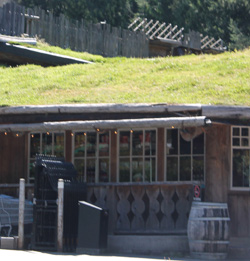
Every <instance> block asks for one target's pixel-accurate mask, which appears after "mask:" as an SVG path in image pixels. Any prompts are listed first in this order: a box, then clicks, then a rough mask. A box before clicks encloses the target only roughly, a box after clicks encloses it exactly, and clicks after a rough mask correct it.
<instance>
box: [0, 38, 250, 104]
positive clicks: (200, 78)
mask: <svg viewBox="0 0 250 261" xmlns="http://www.w3.org/2000/svg"><path fill="white" fill-rule="evenodd" d="M38 48H40V49H42V50H46V51H51V52H56V53H60V54H64V55H70V56H73V57H77V58H81V59H85V60H89V61H93V62H94V63H93V64H84V65H67V66H57V67H47V68H44V67H41V66H37V65H31V64H30V65H22V66H18V67H6V66H4V65H2V66H1V65H0V106H1V105H2V106H4V105H8V106H14V105H45V104H72V103H169V104H184V103H189V104H190V103H200V104H213V105H218V104H223V105H247V106H249V105H250V70H249V69H250V49H247V50H244V51H240V52H226V53H223V54H219V55H199V56H196V55H188V56H181V57H164V58H153V59H135V58H124V57H116V58H104V57H101V56H95V55H90V54H87V53H79V52H73V51H71V50H63V49H61V48H58V47H51V46H48V45H46V44H42V43H39V44H38Z"/></svg>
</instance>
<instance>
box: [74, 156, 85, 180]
mask: <svg viewBox="0 0 250 261" xmlns="http://www.w3.org/2000/svg"><path fill="white" fill-rule="evenodd" d="M74 163H75V164H74V166H75V169H76V171H77V176H78V179H79V181H84V171H85V170H84V159H75V162H74Z"/></svg>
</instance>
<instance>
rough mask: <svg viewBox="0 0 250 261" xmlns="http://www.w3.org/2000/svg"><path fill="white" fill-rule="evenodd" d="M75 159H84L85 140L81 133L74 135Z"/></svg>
mask: <svg viewBox="0 0 250 261" xmlns="http://www.w3.org/2000/svg"><path fill="white" fill-rule="evenodd" d="M74 137H75V151H74V154H75V157H84V156H85V138H86V135H84V133H82V132H78V133H75V135H74Z"/></svg>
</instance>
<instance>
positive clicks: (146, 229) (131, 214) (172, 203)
mask: <svg viewBox="0 0 250 261" xmlns="http://www.w3.org/2000/svg"><path fill="white" fill-rule="evenodd" d="M88 201H89V202H90V203H92V204H95V205H97V206H99V207H102V208H105V209H108V210H109V233H111V234H113V233H114V234H124V233H126V234H148V233H150V234H181V233H186V230H187V222H188V216H189V211H190V208H191V204H192V185H168V184H151V185H149V184H146V185H144V184H135V185H133V184H126V185H121V184H113V185H110V184H109V185H107V186H98V185H93V186H90V185H89V186H88Z"/></svg>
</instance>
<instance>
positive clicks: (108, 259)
mask: <svg viewBox="0 0 250 261" xmlns="http://www.w3.org/2000/svg"><path fill="white" fill-rule="evenodd" d="M0 258H1V260H25V261H40V260H43V261H64V260H67V261H69V260H70V261H71V260H72V261H74V260H75V261H78V260H79V261H80V260H82V261H94V260H99V261H153V260H154V261H157V260H172V261H193V260H194V259H192V258H190V257H185V258H176V257H168V256H165V257H164V256H162V257H151V256H149V257H148V256H118V255H85V254H67V253H57V252H55V253H44V252H38V251H22V250H5V249H0ZM227 260H230V261H239V260H240V261H243V260H244V259H237V260H236V259H227ZM245 260H249V259H245ZM195 261H201V260H198V259H195ZM202 261H206V260H204V259H203V260H202Z"/></svg>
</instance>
